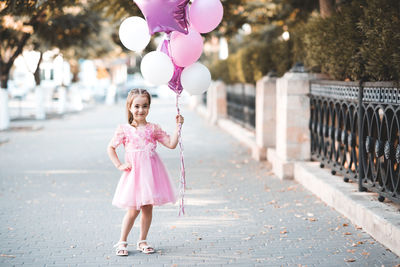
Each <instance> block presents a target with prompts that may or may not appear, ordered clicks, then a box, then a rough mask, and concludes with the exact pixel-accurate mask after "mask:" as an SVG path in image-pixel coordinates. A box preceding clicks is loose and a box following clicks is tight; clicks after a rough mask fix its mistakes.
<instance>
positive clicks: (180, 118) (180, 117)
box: [176, 115, 184, 124]
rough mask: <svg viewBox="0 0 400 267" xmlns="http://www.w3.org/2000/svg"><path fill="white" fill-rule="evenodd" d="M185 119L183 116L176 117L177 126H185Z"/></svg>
mask: <svg viewBox="0 0 400 267" xmlns="http://www.w3.org/2000/svg"><path fill="white" fill-rule="evenodd" d="M183 121H184V118H183V117H182V116H181V115H176V124H179V123H180V124H183Z"/></svg>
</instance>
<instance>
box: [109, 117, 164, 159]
mask: <svg viewBox="0 0 400 267" xmlns="http://www.w3.org/2000/svg"><path fill="white" fill-rule="evenodd" d="M169 140H170V137H169V135H168V134H167V133H166V132H165V131H163V130H162V129H161V127H160V126H159V125H158V124H153V123H147V124H146V125H145V126H140V127H137V128H135V127H133V126H131V125H129V124H120V125H119V126H118V127H117V129H116V130H115V133H114V136H113V138H112V139H111V143H110V144H111V146H113V147H114V148H116V147H118V146H119V145H121V144H123V145H124V147H125V152H136V151H154V150H155V149H156V147H157V141H158V142H160V143H162V144H167V143H168V142H169Z"/></svg>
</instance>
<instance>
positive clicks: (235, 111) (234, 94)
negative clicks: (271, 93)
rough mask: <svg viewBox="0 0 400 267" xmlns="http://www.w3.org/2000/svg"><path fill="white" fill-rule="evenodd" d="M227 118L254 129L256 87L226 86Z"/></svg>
mask: <svg viewBox="0 0 400 267" xmlns="http://www.w3.org/2000/svg"><path fill="white" fill-rule="evenodd" d="M226 91H227V92H226V93H227V106H228V107H227V109H228V110H227V112H228V117H229V118H230V119H231V120H233V121H235V122H237V123H239V124H241V125H242V126H244V127H246V128H249V129H252V130H254V129H255V127H256V111H255V110H256V87H255V86H254V85H252V84H235V85H231V86H227V89H226Z"/></svg>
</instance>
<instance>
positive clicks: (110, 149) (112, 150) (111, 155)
mask: <svg viewBox="0 0 400 267" xmlns="http://www.w3.org/2000/svg"><path fill="white" fill-rule="evenodd" d="M107 154H108V157H109V158H110V160H111V162H112V163H113V164H114V166H115V168H117V169H118V170H120V171H125V170H129V169H130V168H131V165H130V164H129V163H123V164H122V163H121V161H120V160H119V158H118V155H117V152H115V147H113V146H112V145H111V144H109V145H108V146H107Z"/></svg>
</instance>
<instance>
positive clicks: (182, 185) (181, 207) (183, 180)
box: [176, 94, 186, 216]
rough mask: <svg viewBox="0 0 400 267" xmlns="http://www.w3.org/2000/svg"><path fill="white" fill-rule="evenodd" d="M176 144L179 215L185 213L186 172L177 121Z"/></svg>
mask: <svg viewBox="0 0 400 267" xmlns="http://www.w3.org/2000/svg"><path fill="white" fill-rule="evenodd" d="M179 96H180V94H176V110H177V112H178V115H181V113H180V109H179ZM178 144H179V155H180V159H181V165H180V171H181V177H180V180H179V181H180V183H179V198H180V200H179V216H181V214H182V215H185V206H184V198H185V189H186V174H185V162H184V157H183V151H184V150H183V144H182V123H179V129H178Z"/></svg>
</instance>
